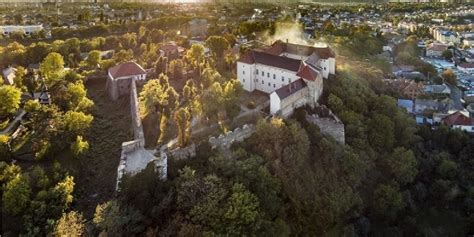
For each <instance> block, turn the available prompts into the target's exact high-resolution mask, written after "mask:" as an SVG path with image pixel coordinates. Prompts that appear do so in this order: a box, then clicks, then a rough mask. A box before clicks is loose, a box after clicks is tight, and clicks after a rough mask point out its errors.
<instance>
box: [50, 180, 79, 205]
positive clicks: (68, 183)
mask: <svg viewBox="0 0 474 237" xmlns="http://www.w3.org/2000/svg"><path fill="white" fill-rule="evenodd" d="M75 185H76V184H75V183H74V177H72V176H69V175H68V176H66V177H65V178H64V179H63V180H62V181H60V182H58V183H57V184H56V185H55V186H54V191H55V192H56V193H57V194H58V196H59V200H61V203H62V206H63V208H64V209H65V208H67V207H68V206H69V204H71V203H72V200H73V198H74V196H72V192H73V191H74V186H75Z"/></svg>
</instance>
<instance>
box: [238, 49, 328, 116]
mask: <svg viewBox="0 0 474 237" xmlns="http://www.w3.org/2000/svg"><path fill="white" fill-rule="evenodd" d="M335 67H336V59H335V53H334V51H332V49H331V48H330V47H323V48H317V47H311V46H304V45H297V44H290V43H283V42H282V41H277V42H275V43H274V44H272V45H271V46H268V47H264V48H260V49H255V50H251V51H249V52H247V53H246V54H245V55H243V56H242V57H241V58H240V59H239V61H238V62H237V78H238V79H239V81H240V83H241V84H242V86H243V88H244V90H246V91H250V92H252V91H255V90H258V91H262V92H265V93H267V94H269V95H270V112H271V114H279V115H282V116H284V117H285V116H288V115H290V114H291V113H292V112H293V110H294V109H295V108H297V107H300V106H302V105H305V104H310V105H315V104H316V103H317V101H318V99H319V97H320V96H321V93H322V89H323V81H322V80H323V78H326V79H327V78H329V76H330V75H331V74H335V70H336V69H335Z"/></svg>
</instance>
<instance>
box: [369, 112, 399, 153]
mask: <svg viewBox="0 0 474 237" xmlns="http://www.w3.org/2000/svg"><path fill="white" fill-rule="evenodd" d="M368 127H369V134H368V136H369V137H368V138H369V142H370V144H371V145H372V146H373V148H375V149H378V150H380V151H383V150H385V151H391V150H392V148H393V145H394V142H395V138H394V124H393V122H392V120H391V119H390V118H389V117H387V116H385V115H382V114H375V115H374V117H373V118H372V119H371V120H370V122H369V125H368Z"/></svg>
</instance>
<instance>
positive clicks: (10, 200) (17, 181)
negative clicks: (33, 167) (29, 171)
mask: <svg viewBox="0 0 474 237" xmlns="http://www.w3.org/2000/svg"><path fill="white" fill-rule="evenodd" d="M30 196H31V188H30V185H29V183H28V179H27V177H26V176H24V175H23V174H21V173H19V174H16V175H15V176H14V177H13V178H12V179H11V180H10V181H8V182H7V183H6V186H5V187H4V189H3V198H2V201H3V206H4V207H5V210H7V211H8V212H9V213H11V214H13V215H18V214H20V213H22V212H23V211H24V210H25V209H26V208H27V207H28V204H29V202H30Z"/></svg>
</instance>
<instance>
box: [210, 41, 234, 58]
mask: <svg viewBox="0 0 474 237" xmlns="http://www.w3.org/2000/svg"><path fill="white" fill-rule="evenodd" d="M206 46H207V47H209V49H210V50H211V52H212V54H213V55H214V57H215V58H216V59H221V58H222V56H223V55H224V51H225V50H227V49H229V42H228V41H227V39H226V38H224V37H222V36H216V35H213V36H211V37H209V38H207V40H206Z"/></svg>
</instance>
